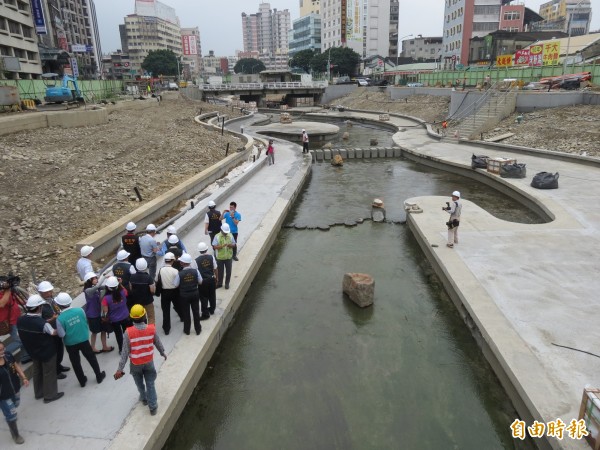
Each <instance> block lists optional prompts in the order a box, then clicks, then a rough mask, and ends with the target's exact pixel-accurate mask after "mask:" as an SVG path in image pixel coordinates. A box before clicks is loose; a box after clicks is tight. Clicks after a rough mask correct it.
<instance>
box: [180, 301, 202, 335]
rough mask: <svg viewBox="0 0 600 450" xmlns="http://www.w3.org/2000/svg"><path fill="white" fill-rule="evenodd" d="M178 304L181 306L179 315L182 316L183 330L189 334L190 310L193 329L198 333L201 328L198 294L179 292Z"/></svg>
mask: <svg viewBox="0 0 600 450" xmlns="http://www.w3.org/2000/svg"><path fill="white" fill-rule="evenodd" d="M179 305H180V307H181V310H180V311H181V316H182V318H183V332H184V333H185V334H190V328H191V326H192V319H191V317H190V310H191V311H192V316H193V318H194V330H195V331H196V333H199V332H200V331H201V330H202V327H201V326H200V294H199V293H198V291H196V292H180V293H179Z"/></svg>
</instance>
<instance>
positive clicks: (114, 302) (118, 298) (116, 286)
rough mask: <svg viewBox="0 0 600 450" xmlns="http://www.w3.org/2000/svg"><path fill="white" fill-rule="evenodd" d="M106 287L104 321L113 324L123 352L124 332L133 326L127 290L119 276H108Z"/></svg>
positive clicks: (103, 304) (103, 305)
mask: <svg viewBox="0 0 600 450" xmlns="http://www.w3.org/2000/svg"><path fill="white" fill-rule="evenodd" d="M106 288H107V291H106V295H105V296H104V298H103V299H102V321H103V322H105V323H106V322H108V323H110V324H111V326H112V329H113V331H114V333H115V338H117V344H118V345H119V353H121V351H122V350H123V332H124V331H125V330H126V329H127V327H130V326H131V320H130V319H129V308H127V291H126V290H125V288H124V287H123V286H121V284H120V283H119V280H117V277H108V279H107V280H106Z"/></svg>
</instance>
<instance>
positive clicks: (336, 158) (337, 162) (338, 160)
mask: <svg viewBox="0 0 600 450" xmlns="http://www.w3.org/2000/svg"><path fill="white" fill-rule="evenodd" d="M331 165H332V166H343V165H344V160H343V159H342V156H341V155H339V154H338V155H333V158H332V159H331Z"/></svg>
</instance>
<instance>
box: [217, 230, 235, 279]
mask: <svg viewBox="0 0 600 450" xmlns="http://www.w3.org/2000/svg"><path fill="white" fill-rule="evenodd" d="M212 245H213V248H214V249H215V252H216V258H217V270H218V275H219V280H218V281H217V288H220V287H222V286H223V280H225V289H229V281H230V280H231V261H232V258H233V248H234V247H235V246H236V242H235V239H234V238H233V235H232V234H231V230H230V228H229V225H227V224H226V223H224V224H223V225H222V226H221V232H220V233H218V234H217V235H216V236H215V238H214V239H213V242H212ZM225 272H227V274H225Z"/></svg>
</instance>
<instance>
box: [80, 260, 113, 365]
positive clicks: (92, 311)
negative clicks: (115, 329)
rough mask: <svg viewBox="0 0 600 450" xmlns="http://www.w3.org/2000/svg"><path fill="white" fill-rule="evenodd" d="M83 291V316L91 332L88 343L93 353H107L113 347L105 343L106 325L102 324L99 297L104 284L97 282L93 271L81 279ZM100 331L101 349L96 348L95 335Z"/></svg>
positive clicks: (102, 293)
mask: <svg viewBox="0 0 600 450" xmlns="http://www.w3.org/2000/svg"><path fill="white" fill-rule="evenodd" d="M83 281H84V284H83V292H84V294H85V307H84V308H83V309H84V311H85V316H86V317H87V321H88V325H89V327H90V331H91V333H92V335H91V337H90V345H91V346H92V350H93V351H94V353H103V352H105V353H108V352H112V351H113V350H114V349H115V348H114V347H109V346H108V344H107V343H106V334H107V331H108V330H107V327H106V326H104V325H103V324H102V320H101V316H102V305H101V304H100V299H101V298H102V296H103V295H104V290H105V288H104V286H101V285H100V283H98V276H97V275H96V274H95V273H94V272H88V273H86V274H85V277H84V279H83ZM98 333H100V340H101V341H102V349H101V350H96V336H98Z"/></svg>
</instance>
